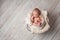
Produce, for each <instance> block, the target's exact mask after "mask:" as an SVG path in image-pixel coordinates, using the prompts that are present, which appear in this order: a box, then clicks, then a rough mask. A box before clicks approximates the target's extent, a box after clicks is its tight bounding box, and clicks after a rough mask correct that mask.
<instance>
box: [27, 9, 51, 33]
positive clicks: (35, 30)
mask: <svg viewBox="0 0 60 40" xmlns="http://www.w3.org/2000/svg"><path fill="white" fill-rule="evenodd" d="M41 13H42V14H41V15H43V16H44V20H45V22H46V25H45V26H44V28H43V29H41V27H36V26H34V25H32V23H31V21H30V17H31V13H30V14H28V15H27V17H26V24H28V25H29V27H30V28H31V32H32V33H44V32H46V31H48V30H49V28H50V26H49V24H48V22H49V19H48V17H47V11H45V10H41Z"/></svg>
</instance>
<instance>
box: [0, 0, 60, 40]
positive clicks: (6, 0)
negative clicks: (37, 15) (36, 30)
mask: <svg viewBox="0 0 60 40" xmlns="http://www.w3.org/2000/svg"><path fill="white" fill-rule="evenodd" d="M36 7H38V8H39V9H43V10H47V11H48V13H49V14H48V17H49V20H50V22H49V24H50V26H51V29H50V30H49V31H48V32H46V33H43V34H32V33H30V32H29V31H28V30H26V25H25V21H24V19H25V17H26V16H27V14H28V13H30V11H32V10H33V9H34V8H36ZM0 40H60V0H0Z"/></svg>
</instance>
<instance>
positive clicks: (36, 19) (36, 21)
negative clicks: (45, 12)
mask: <svg viewBox="0 0 60 40" xmlns="http://www.w3.org/2000/svg"><path fill="white" fill-rule="evenodd" d="M31 22H32V24H33V25H35V26H40V25H41V24H42V16H41V11H40V10H39V9H38V8H35V9H34V10H33V12H32V15H31Z"/></svg>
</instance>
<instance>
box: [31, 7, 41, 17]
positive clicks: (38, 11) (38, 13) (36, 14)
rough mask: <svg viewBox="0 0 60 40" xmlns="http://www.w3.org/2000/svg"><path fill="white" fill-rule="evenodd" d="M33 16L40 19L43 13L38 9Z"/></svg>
mask: <svg viewBox="0 0 60 40" xmlns="http://www.w3.org/2000/svg"><path fill="white" fill-rule="evenodd" d="M32 15H33V16H34V17H38V16H39V15H41V11H40V10H39V9H38V8H35V9H34V10H33V12H32Z"/></svg>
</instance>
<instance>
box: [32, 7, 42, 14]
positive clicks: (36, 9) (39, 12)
mask: <svg viewBox="0 0 60 40" xmlns="http://www.w3.org/2000/svg"><path fill="white" fill-rule="evenodd" d="M33 11H37V12H38V14H39V15H41V11H40V10H39V9H38V8H35V9H33ZM32 14H33V13H32Z"/></svg>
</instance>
